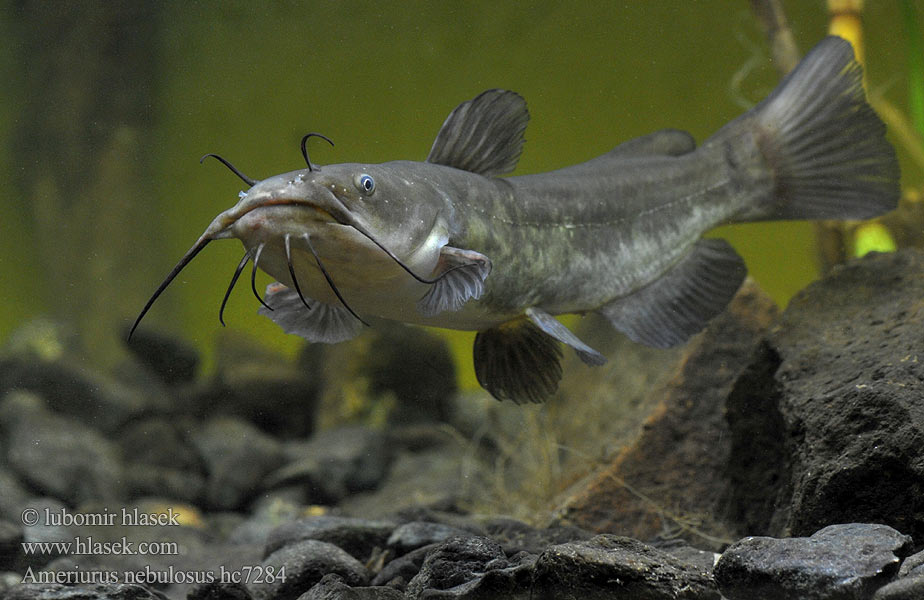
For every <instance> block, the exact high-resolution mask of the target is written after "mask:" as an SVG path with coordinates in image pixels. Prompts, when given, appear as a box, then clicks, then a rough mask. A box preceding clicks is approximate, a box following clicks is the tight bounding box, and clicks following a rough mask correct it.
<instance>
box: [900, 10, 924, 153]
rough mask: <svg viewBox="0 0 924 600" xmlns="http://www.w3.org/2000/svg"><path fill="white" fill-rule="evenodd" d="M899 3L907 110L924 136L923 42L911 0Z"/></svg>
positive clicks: (918, 130) (923, 136)
mask: <svg viewBox="0 0 924 600" xmlns="http://www.w3.org/2000/svg"><path fill="white" fill-rule="evenodd" d="M899 4H900V5H901V10H902V24H903V25H904V27H905V41H906V44H907V53H908V111H909V112H910V114H911V122H912V124H913V125H914V129H915V131H917V133H918V135H919V136H921V137H922V138H924V42H922V40H921V26H920V23H919V21H918V15H917V11H916V10H915V7H914V4H913V3H912V2H911V0H901V2H900V3H899Z"/></svg>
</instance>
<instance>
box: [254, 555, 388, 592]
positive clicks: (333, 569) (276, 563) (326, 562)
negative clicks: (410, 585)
mask: <svg viewBox="0 0 924 600" xmlns="http://www.w3.org/2000/svg"><path fill="white" fill-rule="evenodd" d="M262 568H263V570H264V572H265V573H266V574H267V576H268V579H267V581H266V582H265V583H261V584H254V583H251V584H250V592H251V594H253V596H254V598H256V599H257V600H295V599H296V598H298V597H299V596H300V595H301V594H303V593H304V592H306V591H308V590H309V589H311V587H312V586H313V585H314V584H316V583H317V582H319V581H321V578H322V577H324V575H326V574H328V573H336V574H337V575H340V576H341V577H343V580H344V582H345V583H346V584H347V585H350V586H357V585H365V584H366V583H367V582H368V581H369V579H370V577H369V572H368V571H367V570H366V567H364V566H363V565H362V563H360V562H359V561H358V560H356V559H355V558H353V557H352V556H350V555H349V554H347V553H346V551H344V550H341V549H340V548H338V547H337V546H335V545H333V544H328V543H327V542H320V541H318V540H302V541H300V542H295V543H294V544H289V545H288V546H285V547H283V548H280V549H279V550H277V551H275V552H273V553H272V554H270V555H269V556H267V557H266V558H265V559H264V560H263V563H262ZM269 579H272V580H269Z"/></svg>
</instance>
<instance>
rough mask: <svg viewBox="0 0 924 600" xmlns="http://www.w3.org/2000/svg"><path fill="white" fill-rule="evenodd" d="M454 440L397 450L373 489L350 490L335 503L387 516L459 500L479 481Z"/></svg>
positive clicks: (446, 505) (367, 515)
mask: <svg viewBox="0 0 924 600" xmlns="http://www.w3.org/2000/svg"><path fill="white" fill-rule="evenodd" d="M464 456H466V455H465V452H464V451H463V448H462V447H461V446H460V445H459V443H458V442H455V441H451V440H450V441H447V442H446V443H445V444H443V445H442V446H440V447H437V448H431V449H428V450H425V451H423V452H399V453H398V455H397V456H396V457H395V460H394V462H393V463H392V465H391V468H390V469H389V471H388V475H387V476H386V478H385V480H384V481H383V483H382V485H381V486H380V487H379V489H377V490H376V491H374V492H366V493H360V494H353V495H351V496H348V497H346V498H344V499H343V501H341V502H340V504H339V507H340V508H341V509H342V510H343V512H344V513H346V514H349V515H362V516H363V517H365V518H373V519H378V518H387V517H388V516H390V515H393V514H394V513H396V512H398V511H400V510H402V509H405V508H410V507H420V506H423V507H430V508H437V509H443V508H450V507H455V506H458V505H461V504H463V503H464V502H465V501H466V500H467V499H469V498H470V497H471V495H472V493H473V490H474V489H477V488H478V486H479V485H480V482H479V478H478V475H479V473H478V472H472V469H471V465H466V464H465V461H464V460H463V458H462V457H464Z"/></svg>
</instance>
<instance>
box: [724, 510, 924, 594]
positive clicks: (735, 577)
mask: <svg viewBox="0 0 924 600" xmlns="http://www.w3.org/2000/svg"><path fill="white" fill-rule="evenodd" d="M910 549H911V538H910V537H908V536H906V535H902V534H901V533H899V532H898V531H895V530H894V529H892V528H891V527H888V526H887V525H872V524H865V523H847V524H842V525H830V526H828V527H825V528H824V529H821V530H819V531H817V532H815V533H814V534H813V535H812V536H811V537H807V538H784V539H776V538H770V537H749V538H745V539H743V540H740V541H738V542H737V543H735V544H732V545H731V546H730V547H729V548H728V549H727V550H725V552H724V553H723V554H722V556H721V558H720V559H719V561H718V563H716V566H715V571H714V576H715V580H716V583H717V584H718V586H719V589H720V590H721V591H722V594H723V595H724V596H725V597H726V598H728V599H729V600H750V599H752V598H758V597H759V598H764V599H766V600H788V599H791V598H792V599H795V598H801V599H804V600H827V599H829V598H831V599H835V598H837V599H844V600H852V599H856V600H862V599H865V598H869V597H870V596H872V594H873V592H875V590H876V589H877V588H879V587H881V586H883V585H884V584H886V583H888V582H889V581H890V580H891V579H892V577H893V576H894V575H896V574H897V573H898V570H899V565H900V562H901V559H902V558H903V557H905V556H906V555H907V554H908V553H909V552H910Z"/></svg>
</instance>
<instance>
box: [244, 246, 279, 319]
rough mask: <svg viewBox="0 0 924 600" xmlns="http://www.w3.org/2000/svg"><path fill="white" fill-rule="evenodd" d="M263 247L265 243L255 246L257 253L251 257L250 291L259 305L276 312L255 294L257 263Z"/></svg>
mask: <svg viewBox="0 0 924 600" xmlns="http://www.w3.org/2000/svg"><path fill="white" fill-rule="evenodd" d="M265 245H266V243H263V244H260V245H259V246H257V251H256V252H255V253H254V255H253V270H252V271H251V272H250V289H251V290H252V291H253V295H254V296H255V297H256V299H257V300H259V301H260V304H262V305H263V306H265V307H266V308H267V309H268V310H276V309H275V308H273V307H272V306H270V305H269V304H267V303H266V302H265V301H264V300H263V298H261V297H260V294H259V293H257V263H258V262H260V254H262V253H263V247H264V246H265Z"/></svg>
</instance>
